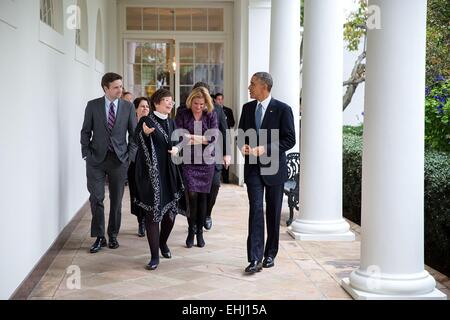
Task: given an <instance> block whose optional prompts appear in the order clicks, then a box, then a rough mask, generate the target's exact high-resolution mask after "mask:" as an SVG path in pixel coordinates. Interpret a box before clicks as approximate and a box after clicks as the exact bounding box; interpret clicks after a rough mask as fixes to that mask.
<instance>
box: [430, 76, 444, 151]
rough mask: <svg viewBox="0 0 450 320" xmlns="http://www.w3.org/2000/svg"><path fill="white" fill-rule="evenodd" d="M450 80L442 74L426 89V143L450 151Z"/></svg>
mask: <svg viewBox="0 0 450 320" xmlns="http://www.w3.org/2000/svg"><path fill="white" fill-rule="evenodd" d="M449 91H450V82H449V81H448V80H445V79H444V78H443V77H442V76H439V77H437V78H436V79H435V82H434V84H433V85H432V86H430V87H427V88H426V90H425V94H426V97H425V145H426V147H427V148H428V149H433V150H439V151H446V152H450V99H449V96H450V92H449Z"/></svg>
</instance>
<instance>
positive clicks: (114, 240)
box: [108, 238, 119, 249]
mask: <svg viewBox="0 0 450 320" xmlns="http://www.w3.org/2000/svg"><path fill="white" fill-rule="evenodd" d="M118 247H119V242H118V241H117V238H111V239H109V244H108V248H110V249H117V248H118Z"/></svg>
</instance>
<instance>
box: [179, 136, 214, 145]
mask: <svg viewBox="0 0 450 320" xmlns="http://www.w3.org/2000/svg"><path fill="white" fill-rule="evenodd" d="M185 138H187V139H189V143H188V145H198V144H209V141H208V139H207V138H206V137H205V136H196V135H193V134H185Z"/></svg>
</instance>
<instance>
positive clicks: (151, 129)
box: [142, 122, 155, 137]
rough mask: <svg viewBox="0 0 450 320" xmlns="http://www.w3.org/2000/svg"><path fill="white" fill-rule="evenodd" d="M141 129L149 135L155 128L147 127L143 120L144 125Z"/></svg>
mask: <svg viewBox="0 0 450 320" xmlns="http://www.w3.org/2000/svg"><path fill="white" fill-rule="evenodd" d="M142 129H143V130H144V134H145V135H146V136H147V137H148V136H149V135H151V134H152V133H153V132H154V131H155V128H149V127H147V125H146V124H145V122H144V125H143V126H142Z"/></svg>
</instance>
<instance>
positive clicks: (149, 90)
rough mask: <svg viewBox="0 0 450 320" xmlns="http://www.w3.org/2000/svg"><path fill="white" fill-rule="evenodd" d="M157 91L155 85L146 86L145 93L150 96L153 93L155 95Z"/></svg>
mask: <svg viewBox="0 0 450 320" xmlns="http://www.w3.org/2000/svg"><path fill="white" fill-rule="evenodd" d="M155 91H156V87H155V86H146V87H145V92H144V95H145V96H147V97H150V96H151V95H153V94H154V93H155Z"/></svg>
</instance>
